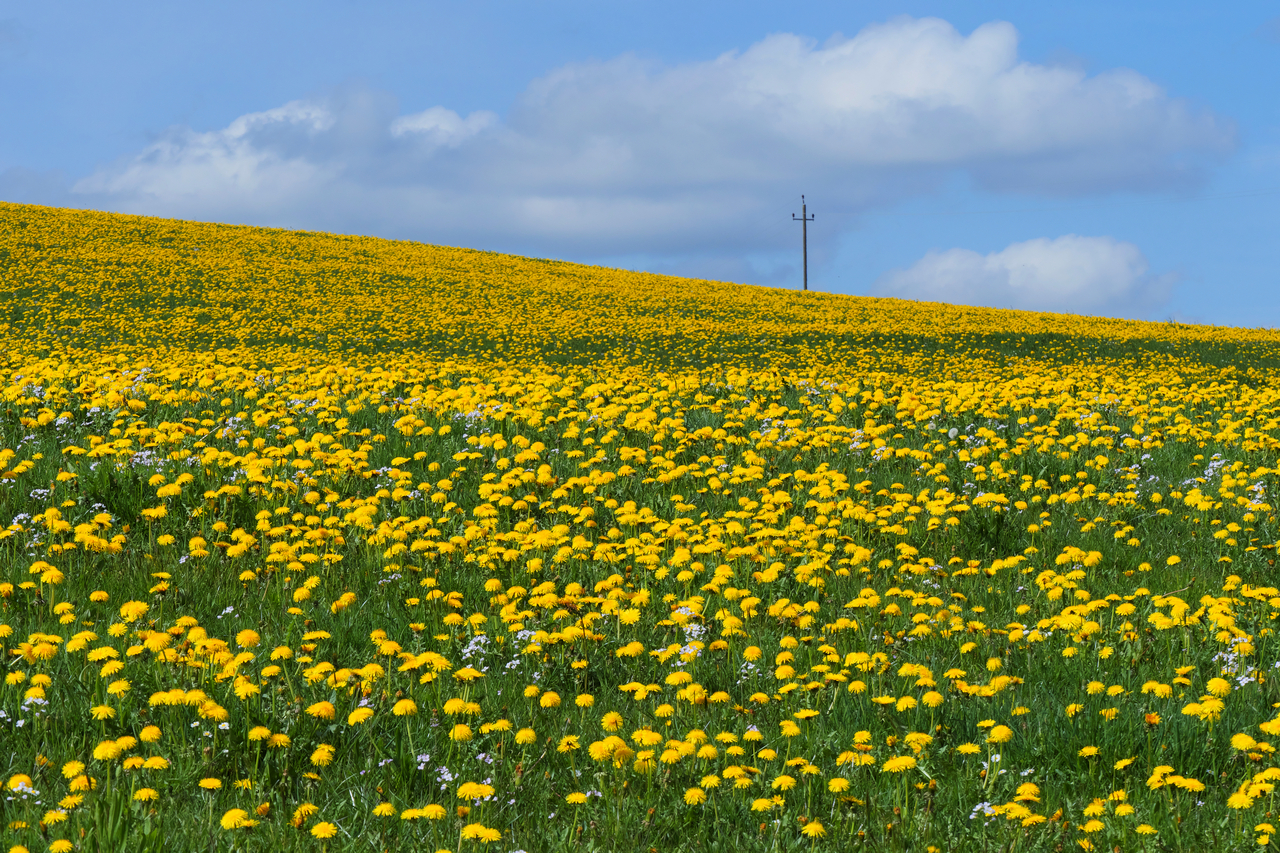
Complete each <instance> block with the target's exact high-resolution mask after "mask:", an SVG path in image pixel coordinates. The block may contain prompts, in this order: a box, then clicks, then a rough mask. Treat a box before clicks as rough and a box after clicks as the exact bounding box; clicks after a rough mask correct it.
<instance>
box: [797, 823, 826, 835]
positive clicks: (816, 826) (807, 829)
mask: <svg viewBox="0 0 1280 853" xmlns="http://www.w3.org/2000/svg"><path fill="white" fill-rule="evenodd" d="M800 832H801V833H802V834H803V835H807V836H809V837H810V838H822V837H823V836H824V835H826V834H827V829H826V827H824V826H823V825H822V821H820V820H811V821H809V822H808V823H806V824H805V825H804V829H801V830H800Z"/></svg>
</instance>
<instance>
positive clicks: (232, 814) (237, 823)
mask: <svg viewBox="0 0 1280 853" xmlns="http://www.w3.org/2000/svg"><path fill="white" fill-rule="evenodd" d="M248 819H249V813H248V812H247V811H245V810H244V809H228V810H227V812H226V814H224V815H223V816H222V820H221V821H220V822H221V824H222V828H223V829H239V828H240V827H242V826H244V824H245V821H247V820H248Z"/></svg>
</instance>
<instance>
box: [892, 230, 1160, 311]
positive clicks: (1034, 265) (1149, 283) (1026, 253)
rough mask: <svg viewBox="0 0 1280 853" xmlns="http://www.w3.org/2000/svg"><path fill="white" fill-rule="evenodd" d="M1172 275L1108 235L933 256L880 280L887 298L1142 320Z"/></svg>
mask: <svg viewBox="0 0 1280 853" xmlns="http://www.w3.org/2000/svg"><path fill="white" fill-rule="evenodd" d="M1175 281H1176V276H1175V275H1174V274H1172V273H1166V274H1163V275H1153V274H1152V273H1151V272H1150V265H1149V264H1148V263H1147V259H1146V256H1144V255H1143V254H1142V251H1141V250H1140V249H1139V248H1138V247H1137V246H1135V245H1134V244H1132V243H1125V242H1121V241H1119V240H1115V239H1113V238H1111V237H1079V236H1077V235H1075V234H1068V235H1066V236H1065V237H1058V238H1057V239H1053V240H1051V239H1048V238H1044V237H1042V238H1039V239H1036V240H1027V241H1026V242H1023V243H1014V244H1012V245H1010V246H1008V247H1007V248H1005V249H1003V250H1002V251H999V252H992V253H991V254H988V255H981V254H979V253H977V252H973V251H970V250H968V249H947V250H946V251H933V252H929V253H928V254H927V255H925V256H924V257H923V258H921V259H920V260H919V261H917V262H916V263H915V264H913V265H912V266H911V267H909V268H907V269H905V270H894V271H892V272H889V273H886V274H885V275H883V276H881V277H880V279H879V281H877V282H876V291H877V292H878V293H879V294H880V295H883V296H896V297H900V298H902V299H918V300H923V301H928V302H950V303H956V304H961V305H984V306H988V307H992V308H1021V309H1026V310H1031V311H1057V312H1063V313H1069V314H1108V315H1117V314H1120V315H1135V314H1136V315H1142V314H1145V313H1146V312H1148V311H1150V310H1152V309H1154V308H1156V307H1157V306H1159V305H1160V304H1161V303H1163V302H1164V301H1165V300H1166V299H1167V298H1168V296H1169V291H1170V289H1171V287H1172V286H1173V284H1174V282H1175Z"/></svg>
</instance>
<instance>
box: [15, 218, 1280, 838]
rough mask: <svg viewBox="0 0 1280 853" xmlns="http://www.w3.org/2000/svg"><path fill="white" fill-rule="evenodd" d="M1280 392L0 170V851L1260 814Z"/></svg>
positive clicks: (1279, 644) (913, 314)
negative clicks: (17, 185) (16, 178)
mask: <svg viewBox="0 0 1280 853" xmlns="http://www.w3.org/2000/svg"><path fill="white" fill-rule="evenodd" d="M1278 379H1280V333H1277V332H1272V331H1269V330H1249V329H1230V328H1218V327H1209V326H1190V325H1180V324H1172V323H1143V322H1136V321H1124V320H1108V319H1097V318H1086V317H1077V316H1067V315H1050V314H1034V313H1026V312H1014V311H999V310H990V309H979V308H964V307H956V306H946V305H937V304H917V303H909V302H901V301H894V300H876V299H868V298H857V297H844V296H832V295H823V294H817V293H807V294H804V293H796V292H786V291H778V290H770V289H765V288H756V287H746V286H739V285H730V284H722V283H716V282H704V281H689V280H682V279H675V278H668V277H662V276H657V275H649V274H644V273H633V272H626V271H619V270H609V269H602V268H594V267H584V266H576V265H573V264H568V263H561V262H555V261H542V260H534V259H527V258H519V257H513V256H506V255H499V254H493V253H485V252H476V251H467V250H460V249H448V248H441V247H434V246H428V245H421V244H415V243H406V242H393V241H385V240H375V239H371V238H360V237H343V236H335V235H327V234H313V233H300V232H288V231H280V230H268V229H255V228H247V227H233V226H223V225H210V224H202V223H189V222H178V221H168V220H160V219H148V218H142V217H132V216H120V215H110V214H102V213H93V212H85V211H71V210H59V209H53V208H41V207H32V206H20V205H12V204H4V203H0V659H2V660H3V665H4V684H3V686H0V783H2V784H3V786H4V790H3V800H0V803H2V805H0V814H3V826H2V827H0V831H2V833H3V844H0V849H8V850H10V851H12V853H19V852H20V851H24V850H25V851H44V850H48V851H55V853H56V851H69V850H93V851H120V850H130V851H159V850H162V849H163V850H165V851H172V853H178V851H187V850H191V851H195V850H244V851H257V850H261V851H267V850H272V851H274V850H290V851H293V850H298V851H304V850H305V851H347V850H350V851H357V850H359V851H367V850H391V851H395V850H448V851H454V853H462V851H501V853H509V851H527V853H535V851H556V850H568V849H575V850H599V851H615V850H624V849H625V850H635V851H650V853H657V852H658V851H668V850H682V851H684V850H691V851H692V850H702V851H738V850H744V851H753V850H755V851H773V850H810V851H812V850H823V849H828V850H851V849H865V850H875V851H881V850H913V851H928V853H938V851H951V850H962V849H963V850H970V849H972V850H985V851H997V850H999V851H1010V853H1012V851H1035V850H1053V851H1060V850H1068V849H1083V850H1143V851H1147V850H1152V851H1155V850H1187V851H1191V850H1195V851H1200V850H1206V849H1212V850H1251V849H1260V850H1261V849H1269V848H1270V847H1271V846H1272V844H1273V840H1274V839H1275V834H1276V833H1275V824H1276V823H1278V822H1280V820H1278V816H1277V815H1275V813H1274V811H1275V808H1276V803H1275V793H1274V789H1275V785H1276V783H1277V780H1280V763H1278V761H1277V756H1276V748H1275V747H1274V746H1273V745H1272V744H1271V743H1270V741H1271V740H1277V741H1278V742H1280V715H1278V713H1277V709H1280V637H1277V635H1276V633H1275V629H1276V618H1277V615H1278V614H1280V589H1278V588H1277V585H1278V582H1277V572H1276V570H1275V559H1276V549H1277V542H1278V540H1280V529H1278V525H1277V517H1276V516H1277V509H1276V507H1275V505H1273V504H1271V502H1270V501H1271V500H1272V499H1273V498H1274V497H1275V493H1276V489H1277V488H1280V479H1278V475H1280V460H1278V459H1277V452H1278V450H1280V389H1278V388H1277V380H1278Z"/></svg>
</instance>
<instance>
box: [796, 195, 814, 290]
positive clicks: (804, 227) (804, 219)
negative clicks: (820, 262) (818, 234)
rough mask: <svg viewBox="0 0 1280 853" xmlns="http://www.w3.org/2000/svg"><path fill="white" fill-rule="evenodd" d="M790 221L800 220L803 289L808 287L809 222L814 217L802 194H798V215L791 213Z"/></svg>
mask: <svg viewBox="0 0 1280 853" xmlns="http://www.w3.org/2000/svg"><path fill="white" fill-rule="evenodd" d="M791 219H792V221H799V222H800V240H801V245H802V246H803V247H804V289H805V290H808V289H809V223H810V222H812V221H813V219H814V217H812V216H810V215H809V206H808V205H806V204H805V201H804V196H800V215H799V216H796V215H795V214H794V213H793V214H791Z"/></svg>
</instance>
